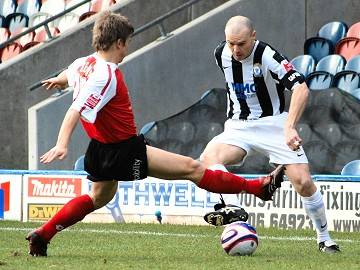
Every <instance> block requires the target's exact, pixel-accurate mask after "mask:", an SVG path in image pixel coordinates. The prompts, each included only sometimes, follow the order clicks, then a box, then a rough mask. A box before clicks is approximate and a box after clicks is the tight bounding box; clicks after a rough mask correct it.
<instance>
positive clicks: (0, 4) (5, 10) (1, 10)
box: [0, 0, 17, 17]
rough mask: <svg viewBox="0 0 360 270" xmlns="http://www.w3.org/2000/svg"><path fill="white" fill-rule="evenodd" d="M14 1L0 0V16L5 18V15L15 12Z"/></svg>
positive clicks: (15, 4)
mask: <svg viewBox="0 0 360 270" xmlns="http://www.w3.org/2000/svg"><path fill="white" fill-rule="evenodd" d="M16 6H17V3H16V0H1V1H0V14H1V15H3V16H4V17H6V16H7V15H9V14H11V13H14V12H15V11H16Z"/></svg>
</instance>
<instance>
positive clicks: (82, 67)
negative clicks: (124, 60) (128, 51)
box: [66, 53, 137, 143]
mask: <svg viewBox="0 0 360 270" xmlns="http://www.w3.org/2000/svg"><path fill="white" fill-rule="evenodd" d="M66 75H67V79H68V83H69V86H71V87H73V88H74V94H73V103H72V105H71V108H72V109H74V110H76V111H78V112H80V114H81V123H82V125H83V127H84V129H85V131H86V133H87V134H88V136H89V137H90V138H91V139H95V140H97V141H100V142H102V143H116V142H120V141H123V140H126V139H128V138H130V137H132V136H135V135H136V134H137V132H136V126H135V120H134V113H133V111H132V107H131V101H130V97H129V92H128V89H127V87H126V85H125V82H124V79H123V76H122V74H121V71H120V70H119V68H118V66H117V65H116V64H114V63H110V62H106V61H105V60H103V59H102V58H100V57H99V56H98V55H97V54H96V53H95V54H92V55H90V56H87V57H82V58H79V59H77V60H75V61H74V62H73V63H72V64H71V65H70V66H69V67H68V69H67V73H66Z"/></svg>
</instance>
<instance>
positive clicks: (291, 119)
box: [265, 49, 309, 150]
mask: <svg viewBox="0 0 360 270" xmlns="http://www.w3.org/2000/svg"><path fill="white" fill-rule="evenodd" d="M270 50H272V49H270ZM273 52H274V54H273V55H272V56H271V57H269V56H268V58H266V59H265V62H266V63H268V65H269V69H270V70H271V71H272V72H273V74H275V79H276V80H277V81H278V82H279V83H280V84H282V85H283V86H284V87H285V88H286V89H288V90H291V91H292V96H291V101H290V107H289V114H288V119H287V121H286V123H285V127H284V132H285V140H286V141H285V142H286V144H287V145H288V146H289V148H290V149H292V150H297V149H298V148H299V146H300V144H301V143H302V140H301V138H300V136H299V134H298V132H297V131H296V129H295V128H296V124H297V123H298V121H299V119H300V117H301V115H302V113H303V111H304V108H305V106H306V102H307V99H308V95H309V89H308V87H307V85H306V83H305V78H304V76H303V75H302V74H300V73H299V72H298V71H297V70H295V69H294V67H293V65H292V64H291V63H290V62H289V61H288V60H287V59H286V58H285V57H284V56H283V55H281V54H280V53H279V52H277V51H273ZM267 55H270V54H267Z"/></svg>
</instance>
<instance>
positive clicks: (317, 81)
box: [306, 71, 333, 90]
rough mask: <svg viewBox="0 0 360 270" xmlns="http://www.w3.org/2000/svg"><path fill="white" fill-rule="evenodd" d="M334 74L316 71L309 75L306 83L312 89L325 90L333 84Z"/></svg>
mask: <svg viewBox="0 0 360 270" xmlns="http://www.w3.org/2000/svg"><path fill="white" fill-rule="evenodd" d="M332 81H333V75H331V74H329V73H324V72H321V71H315V72H313V73H311V74H309V75H308V77H307V78H306V83H307V85H308V87H309V88H310V89H311V90H323V89H328V88H330V87H331V86H332Z"/></svg>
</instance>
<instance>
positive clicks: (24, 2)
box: [16, 0, 41, 17]
mask: <svg viewBox="0 0 360 270" xmlns="http://www.w3.org/2000/svg"><path fill="white" fill-rule="evenodd" d="M40 6H41V1H40V0H18V6H17V8H16V12H18V13H23V14H26V15H27V16H29V17H30V16H31V15H33V14H34V13H37V12H39V11H40Z"/></svg>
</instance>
